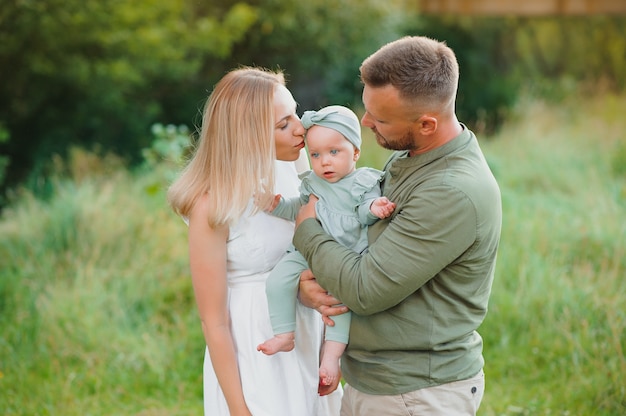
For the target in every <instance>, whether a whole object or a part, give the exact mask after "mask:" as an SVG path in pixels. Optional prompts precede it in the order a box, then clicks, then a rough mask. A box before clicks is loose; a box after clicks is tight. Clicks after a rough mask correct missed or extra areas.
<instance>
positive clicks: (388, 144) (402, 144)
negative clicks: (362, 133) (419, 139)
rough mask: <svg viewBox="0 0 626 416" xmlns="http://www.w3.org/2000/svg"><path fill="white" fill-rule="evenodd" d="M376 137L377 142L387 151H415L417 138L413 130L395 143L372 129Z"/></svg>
mask: <svg viewBox="0 0 626 416" xmlns="http://www.w3.org/2000/svg"><path fill="white" fill-rule="evenodd" d="M372 132H373V133H374V135H375V137H376V142H377V143H378V144H379V145H380V146H381V147H384V148H385V149H389V150H415V136H414V135H413V132H412V131H411V130H408V131H407V132H406V133H404V135H402V136H401V137H400V138H399V139H397V140H395V141H389V140H387V139H386V138H385V137H384V136H382V135H381V134H380V133H379V132H378V131H377V130H375V129H372Z"/></svg>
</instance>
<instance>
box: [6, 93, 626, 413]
mask: <svg viewBox="0 0 626 416" xmlns="http://www.w3.org/2000/svg"><path fill="white" fill-rule="evenodd" d="M581 97H584V98H585V106H584V107H582V106H580V105H579V103H580V101H581V99H582V98H581ZM625 111H626V96H624V95H615V94H610V93H606V94H602V95H599V96H590V95H588V94H587V93H584V94H581V95H576V96H573V97H569V98H568V99H567V100H565V101H564V102H563V103H562V105H560V106H558V107H556V106H553V105H551V104H550V103H549V102H544V101H536V100H531V101H528V100H520V102H519V103H518V105H517V106H516V107H515V109H514V116H515V117H514V118H513V119H512V120H511V121H509V122H507V123H505V125H504V127H503V128H502V130H501V132H500V133H499V134H498V135H497V136H496V137H490V138H488V139H489V140H484V136H480V137H479V139H480V140H481V146H482V147H483V150H484V151H485V154H486V157H487V160H488V162H489V164H490V166H492V169H493V170H494V172H495V174H496V177H497V179H498V181H499V183H500V187H501V189H502V196H503V209H504V216H503V234H502V241H501V246H500V251H499V256H498V265H497V272H496V280H495V282H494V288H493V294H492V298H491V302H490V311H489V314H488V315H487V319H486V321H485V323H484V325H483V326H482V328H481V329H480V332H481V334H482V336H483V339H484V343H485V349H484V355H485V359H486V367H485V373H486V377H487V392H486V395H485V398H484V400H483V403H482V405H481V409H480V411H479V414H480V415H482V416H492V415H493V416H495V415H507V416H514V415H549V414H555V415H587V414H593V415H599V416H605V415H606V416H609V415H621V414H624V412H625V411H626V401H625V398H626V390H625V387H624V386H626V360H625V359H624V357H625V355H624V351H625V350H626V314H625V312H624V307H623V305H624V299H626V285H625V284H624V279H623V278H624V276H625V275H626V224H625V223H624V218H625V217H626V204H624V200H626V198H625V196H626V181H625V178H624V176H623V174H621V173H620V172H616V171H615V170H614V167H613V165H612V164H611V160H613V157H614V156H613V151H614V149H616V148H623V147H624V146H625V142H624V137H623V135H622V132H623V131H624V129H626V120H625V119H624V117H623V116H622V114H624V112H625ZM154 131H155V136H156V140H155V142H161V144H162V145H163V146H161V145H155V146H154V148H153V149H151V150H150V152H153V153H152V154H153V155H154V156H157V159H160V160H164V161H163V162H156V163H154V164H151V165H150V166H151V167H152V168H150V169H145V170H141V171H139V172H138V173H135V174H131V173H129V172H128V171H127V170H126V169H125V167H124V165H123V164H122V163H121V161H120V160H119V159H116V158H114V157H110V158H99V157H98V156H97V155H96V154H94V153H89V152H85V151H84V150H78V149H74V150H73V151H72V157H71V158H69V161H68V162H65V163H64V162H62V161H61V160H60V159H59V160H57V161H56V162H55V166H56V169H55V172H56V174H55V175H53V176H52V177H51V178H50V181H51V182H52V184H53V185H52V189H53V190H54V193H53V195H51V197H50V198H49V199H47V200H42V199H38V198H35V197H34V196H33V195H32V193H30V192H27V191H24V192H23V193H21V194H20V197H19V199H17V200H16V201H15V202H14V203H13V205H12V206H11V207H9V208H7V209H6V210H5V213H4V215H3V217H2V219H0V315H1V316H2V319H0V334H2V337H0V391H2V394H0V413H2V414H3V415H7V416H17V415H25V416H26V415H52V414H63V415H68V416H73V415H86V414H89V415H112V414H115V415H140V414H141V415H148V414H150V415H197V414H199V413H201V409H202V392H201V388H202V378H201V371H202V370H201V368H202V367H201V366H202V354H203V348H204V347H203V345H204V341H203V337H202V331H201V327H200V322H199V320H198V317H197V313H196V307H195V304H194V299H193V289H192V286H191V279H190V277H189V270H188V260H187V248H186V237H185V233H186V227H185V225H184V223H183V222H182V221H181V220H180V219H179V218H176V217H175V216H174V215H173V214H172V213H171V211H170V210H169V208H168V207H167V205H166V203H165V195H164V188H160V189H159V190H158V191H157V192H146V189H147V188H148V185H150V184H152V183H154V182H155V181H156V182H158V181H160V180H162V172H161V171H160V170H159V169H158V168H157V166H158V165H159V164H160V163H163V164H165V165H168V164H169V162H167V160H174V159H176V158H177V157H178V156H180V150H181V149H182V148H183V146H178V145H174V144H173V143H180V144H181V145H182V143H183V142H184V140H183V139H184V137H186V132H185V129H184V128H182V129H181V128H179V127H173V126H171V127H167V126H165V127H164V126H155V128H154ZM179 140H180V142H179ZM168 143H169V144H168ZM170 145H171V146H172V147H170ZM365 146H367V149H364V151H363V157H364V158H365V157H367V158H368V160H367V163H365V164H371V165H372V166H376V167H381V166H382V163H383V161H384V159H385V158H386V154H387V152H380V153H379V152H377V151H376V149H377V148H376V145H375V144H374V142H373V138H372V137H371V135H370V134H367V133H366V135H365V137H364V147H365ZM170 156H174V157H172V158H170ZM148 160H152V159H150V158H148ZM88 167H91V168H89V169H88ZM168 169H169V168H168Z"/></svg>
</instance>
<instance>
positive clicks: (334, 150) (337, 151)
mask: <svg viewBox="0 0 626 416" xmlns="http://www.w3.org/2000/svg"><path fill="white" fill-rule="evenodd" d="M337 153H339V150H337V149H333V150H331V151H330V154H331V155H336V154H337Z"/></svg>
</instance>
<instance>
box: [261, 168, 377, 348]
mask: <svg viewBox="0 0 626 416" xmlns="http://www.w3.org/2000/svg"><path fill="white" fill-rule="evenodd" d="M383 175H384V172H381V171H379V170H376V169H372V168H359V169H356V170H355V171H354V172H352V173H351V174H349V175H347V176H345V177H344V178H342V179H341V180H339V181H338V182H335V183H330V182H327V181H325V180H324V179H322V178H320V177H319V176H317V175H315V173H314V172H313V171H307V172H304V173H302V174H301V175H300V178H301V179H302V183H301V185H300V197H298V198H292V199H289V200H285V199H281V201H280V203H279V204H278V206H277V207H276V208H275V209H274V210H273V211H272V215H276V216H278V217H281V218H285V219H290V220H294V219H295V217H296V215H297V214H298V211H299V210H300V207H301V206H302V205H304V204H306V203H307V202H308V201H309V195H311V194H313V195H315V196H317V197H318V198H319V201H318V202H317V203H316V204H315V210H316V214H317V219H318V220H319V222H320V223H321V224H322V227H323V228H324V230H325V231H326V232H327V233H328V234H330V235H331V236H333V238H334V239H335V240H336V241H337V242H338V243H340V244H342V245H344V246H345V247H347V248H350V249H352V250H354V251H355V252H357V253H363V252H364V251H365V250H366V249H367V227H368V225H370V224H373V223H374V222H376V221H377V220H378V217H376V216H375V215H373V214H372V213H371V212H370V205H371V204H372V201H373V200H374V199H376V198H379V197H380V196H381V190H380V181H382V179H383ZM292 248H293V247H292ZM308 268H309V266H308V264H307V262H306V260H305V259H304V257H302V255H301V254H300V253H299V252H297V251H296V250H295V249H294V250H292V251H290V252H289V253H287V254H286V255H285V256H284V257H283V258H282V259H281V261H280V262H279V263H278V264H277V265H276V267H274V269H273V270H272V272H271V273H270V275H269V277H268V278H267V283H266V289H265V291H266V293H267V299H268V304H269V311H270V320H271V322H272V329H273V331H274V334H282V333H285V332H292V331H295V329H296V321H295V314H296V302H297V295H298V285H299V281H300V274H301V273H302V272H303V271H304V270H306V269H308ZM333 320H334V321H335V326H332V327H330V326H329V327H327V328H326V336H325V338H326V340H331V341H337V342H341V343H344V344H347V343H348V332H349V328H350V313H345V314H342V315H338V316H334V317H333Z"/></svg>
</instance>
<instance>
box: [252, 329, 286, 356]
mask: <svg viewBox="0 0 626 416" xmlns="http://www.w3.org/2000/svg"><path fill="white" fill-rule="evenodd" d="M295 346H296V342H295V336H294V333H293V332H286V333H284V334H278V335H276V336H274V338H270V339H268V340H267V341H265V342H264V343H263V344H259V345H258V346H257V347H256V349H257V351H261V352H262V353H263V354H265V355H274V354H276V353H277V352H288V351H291V350H293V349H294V347H295Z"/></svg>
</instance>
